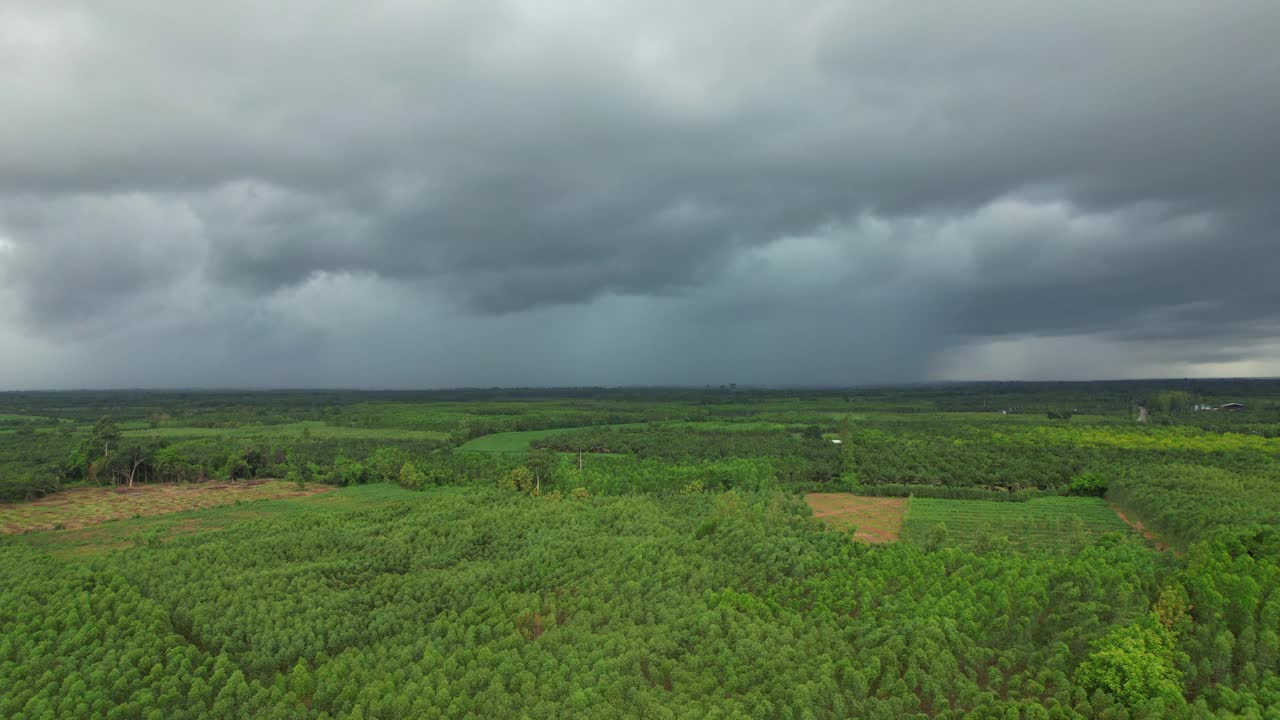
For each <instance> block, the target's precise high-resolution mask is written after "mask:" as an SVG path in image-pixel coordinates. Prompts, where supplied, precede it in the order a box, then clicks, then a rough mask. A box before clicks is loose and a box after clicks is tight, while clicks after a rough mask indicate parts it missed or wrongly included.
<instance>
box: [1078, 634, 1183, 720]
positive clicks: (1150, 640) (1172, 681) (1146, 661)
mask: <svg viewBox="0 0 1280 720" xmlns="http://www.w3.org/2000/svg"><path fill="white" fill-rule="evenodd" d="M1174 659H1175V652H1174V644H1173V637H1172V636H1171V635H1170V634H1169V632H1168V631H1167V630H1165V629H1164V628H1162V627H1160V626H1159V625H1157V624H1155V623H1141V624H1137V625H1125V626H1123V627H1119V628H1116V629H1114V630H1112V631H1111V632H1109V633H1107V634H1106V636H1104V637H1103V638H1102V639H1101V640H1098V641H1097V642H1096V643H1094V646H1093V651H1092V652H1091V653H1090V654H1089V656H1088V657H1087V658H1085V660H1084V662H1082V663H1081V664H1080V667H1079V668H1077V669H1076V676H1075V677H1076V682H1078V683H1080V685H1081V686H1083V687H1084V688H1085V689H1087V690H1089V691H1094V690H1103V691H1106V692H1108V693H1110V694H1111V695H1113V696H1114V697H1115V698H1116V699H1118V700H1119V701H1120V702H1122V703H1124V704H1125V705H1127V706H1129V707H1136V706H1137V705H1139V704H1141V703H1143V702H1145V701H1146V700H1148V699H1150V698H1153V697H1156V696H1157V695H1160V694H1164V693H1166V692H1173V693H1178V692H1180V688H1179V687H1178V682H1179V680H1180V677H1179V673H1178V671H1177V669H1176V667H1175V665H1174Z"/></svg>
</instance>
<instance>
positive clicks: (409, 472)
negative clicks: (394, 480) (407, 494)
mask: <svg viewBox="0 0 1280 720" xmlns="http://www.w3.org/2000/svg"><path fill="white" fill-rule="evenodd" d="M399 478H400V487H402V488H405V489H407V490H421V489H422V488H424V487H426V486H427V476H426V475H424V474H423V473H422V471H421V470H419V469H418V467H417V466H416V465H414V464H413V463H411V462H406V463H405V464H403V465H401V466H400V473H399Z"/></svg>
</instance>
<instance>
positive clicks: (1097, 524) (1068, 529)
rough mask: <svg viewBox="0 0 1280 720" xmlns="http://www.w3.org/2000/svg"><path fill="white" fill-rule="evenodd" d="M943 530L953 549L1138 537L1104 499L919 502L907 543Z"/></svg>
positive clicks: (1049, 546) (912, 512)
mask: <svg viewBox="0 0 1280 720" xmlns="http://www.w3.org/2000/svg"><path fill="white" fill-rule="evenodd" d="M938 525H943V526H945V527H946V542H947V543H949V544H954V543H958V544H968V543H973V542H976V541H980V540H983V539H992V538H996V537H1001V536H1003V537H1006V538H1008V539H1009V543H1010V544H1011V545H1013V546H1014V547H1020V548H1028V549H1032V548H1034V549H1053V548H1056V547H1075V546H1076V545H1078V544H1079V542H1082V541H1087V540H1089V539H1090V538H1093V537H1098V536H1101V535H1103V534H1105V533H1109V532H1114V533H1120V534H1122V535H1126V536H1133V535H1134V534H1135V533H1134V531H1133V529H1132V528H1130V527H1129V526H1128V525H1126V524H1125V523H1124V522H1123V521H1122V520H1121V519H1120V518H1119V517H1117V516H1116V514H1115V512H1113V511H1112V510H1111V508H1110V507H1109V506H1108V505H1107V503H1106V502H1105V501H1104V500H1102V499H1101V498H1089V497H1044V498H1036V499H1034V500H1029V501H1027V502H991V501H987V500H940V499H933V498H914V499H912V500H911V509H910V510H909V511H908V512H907V517H906V523H905V525H904V528H903V533H902V534H903V537H904V538H906V539H907V540H912V541H923V540H924V539H925V538H926V537H928V535H929V533H931V532H932V531H933V528H935V527H936V526H938Z"/></svg>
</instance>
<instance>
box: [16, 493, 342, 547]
mask: <svg viewBox="0 0 1280 720" xmlns="http://www.w3.org/2000/svg"><path fill="white" fill-rule="evenodd" d="M332 489H333V487H331V486H328V485H308V486H307V487H306V488H305V489H302V490H299V489H298V487H297V486H296V485H294V484H293V483H286V482H283V481H281V480H268V481H265V482H243V483H217V484H213V483H206V484H198V485H139V486H137V487H135V488H133V489H132V490H125V489H122V488H121V489H116V488H79V489H75V490H66V491H64V492H60V493H57V494H56V495H52V496H50V497H47V498H43V499H41V500H35V501H32V502H24V503H15V504H12V505H0V533H4V534H14V533H25V532H32V531H36V530H54V529H59V528H65V529H68V530H70V529H76V528H84V527H89V526H91V525H97V524H99V523H104V522H107V521H109V520H119V519H122V518H131V517H134V516H135V515H138V516H147V515H161V514H165V513H173V512H179V511H181V510H191V509H194V508H207V507H214V506H218V505H229V504H233V503H236V502H248V501H252V500H270V499H276V498H296V497H304V496H307V495H314V494H316V493H322V492H327V491H329V490H332Z"/></svg>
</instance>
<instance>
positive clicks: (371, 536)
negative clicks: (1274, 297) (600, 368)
mask: <svg viewBox="0 0 1280 720" xmlns="http://www.w3.org/2000/svg"><path fill="white" fill-rule="evenodd" d="M1197 393H1198V394H1195V395H1193V394H1191V393H1190V392H1189V391H1187V390H1185V389H1184V388H1183V387H1182V386H1169V385H1165V384H1160V383H1121V384H1111V383H1079V384H1073V383H1051V384H1043V385H1039V384H989V385H965V384H956V385H946V386H939V387H913V388H897V389H894V388H889V389H886V388H870V389H857V390H854V389H851V390H832V391H766V390H747V391H743V390H737V391H727V390H716V389H706V390H690V389H668V390H664V389H652V390H633V389H620V390H608V389H590V388H588V389H571V390H561V391H534V390H520V391H504V390H466V391H439V392H423V393H359V392H324V391H316V392H303V391H290V392H279V393H275V392H271V393H252V392H244V393H241V392H228V393H215V392H191V393H146V392H84V393H14V394H4V393H0V498H3V500H4V501H3V502H0V529H2V530H3V532H0V689H3V691H2V692H0V718H5V719H6V720H9V719H11V718H12V719H15V720H44V719H45V718H56V719H61V718H100V717H109V718H114V717H121V718H147V719H149V718H164V719H165V720H168V719H169V718H177V719H181V718H193V719H194V718H245V717H252V718H268V719H270V718H278V719H280V720H284V719H286V718H288V719H292V718H314V719H315V720H337V719H339V718H342V719H343V720H346V719H349V718H350V719H354V718H361V719H363V720H369V719H370V718H418V717H423V718H467V717H474V718H491V717H492V718H508V717H509V718H525V717H528V718H561V717H575V718H577V717H582V718H615V717H620V716H621V717H663V718H686V717H687V718H703V717H723V718H737V717H767V718H774V717H787V718H815V719H817V718H821V719H823V720H826V719H831V720H835V719H836V718H848V717H857V718H864V717H865V718H884V719H885V720H888V719H889V718H894V719H896V718H947V719H957V718H974V719H978V718H1005V717H1009V718H1012V717H1017V718H1019V719H1020V720H1030V719H1032V718H1035V719H1036V720H1044V718H1069V719H1072V720H1085V719H1088V720H1093V719H1095V718H1107V719H1109V720H1155V719H1156V718H1161V719H1163V718H1175V719H1181V720H1202V719H1203V720H1209V719H1210V718H1215V719H1217V718H1223V719H1225V718H1241V719H1243V718H1267V717H1271V716H1277V717H1280V632H1278V631H1277V628H1280V536H1278V535H1277V534H1276V531H1275V528H1276V527H1278V526H1280V445H1277V443H1280V382H1269V381H1266V382H1264V381H1257V382H1235V381H1233V382H1226V381H1223V382H1221V383H1204V384H1203V385H1202V386H1201V387H1200V388H1199V389H1198V390H1197ZM1135 398H1142V399H1143V402H1146V403H1148V405H1149V406H1150V409H1151V410H1150V413H1149V419H1150V421H1151V422H1150V424H1147V425H1140V424H1138V423H1137V422H1136V420H1135V417H1134V413H1133V402H1134V399H1135ZM1234 398H1244V399H1246V400H1247V401H1248V406H1249V408H1250V409H1249V410H1248V411H1247V412H1240V413H1233V414H1231V415H1230V416H1228V415H1221V414H1215V415H1207V414H1205V413H1199V412H1196V411H1194V410H1192V409H1190V408H1193V407H1194V406H1195V405H1196V404H1199V403H1200V402H1201V401H1203V400H1210V401H1212V402H1215V403H1221V402H1224V401H1225V400H1226V399H1234ZM993 408H996V409H998V410H996V409H993ZM1077 409H1078V411H1077ZM832 440H840V441H841V442H840V443H833V442H832ZM130 476H132V477H134V479H135V480H136V487H135V489H133V490H132V491H118V490H117V488H118V487H119V486H121V485H124V484H126V483H127V482H128V478H129V477H130ZM1113 506H1114V507H1115V508H1121V509H1122V510H1123V512H1124V513H1125V514H1126V517H1128V519H1129V520H1130V521H1131V522H1132V523H1133V524H1134V525H1137V524H1139V523H1140V524H1141V525H1142V526H1143V527H1144V528H1145V529H1146V531H1147V533H1148V534H1149V535H1150V536H1152V537H1158V538H1159V539H1160V544H1158V545H1157V544H1154V543H1152V542H1151V541H1150V540H1148V539H1146V538H1144V536H1143V535H1142V534H1140V533H1139V532H1138V531H1137V530H1135V529H1133V528H1132V527H1130V525H1128V524H1126V522H1125V521H1124V520H1122V519H1121V518H1120V516H1119V515H1118V514H1117V512H1116V510H1114V509H1113ZM850 530H853V532H852V533H851V532H850ZM1166 546H1167V547H1168V549H1169V550H1171V552H1163V551H1162V549H1164V548H1165V547H1166ZM619 708H623V709H624V710H623V711H622V712H621V713H620V712H619Z"/></svg>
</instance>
